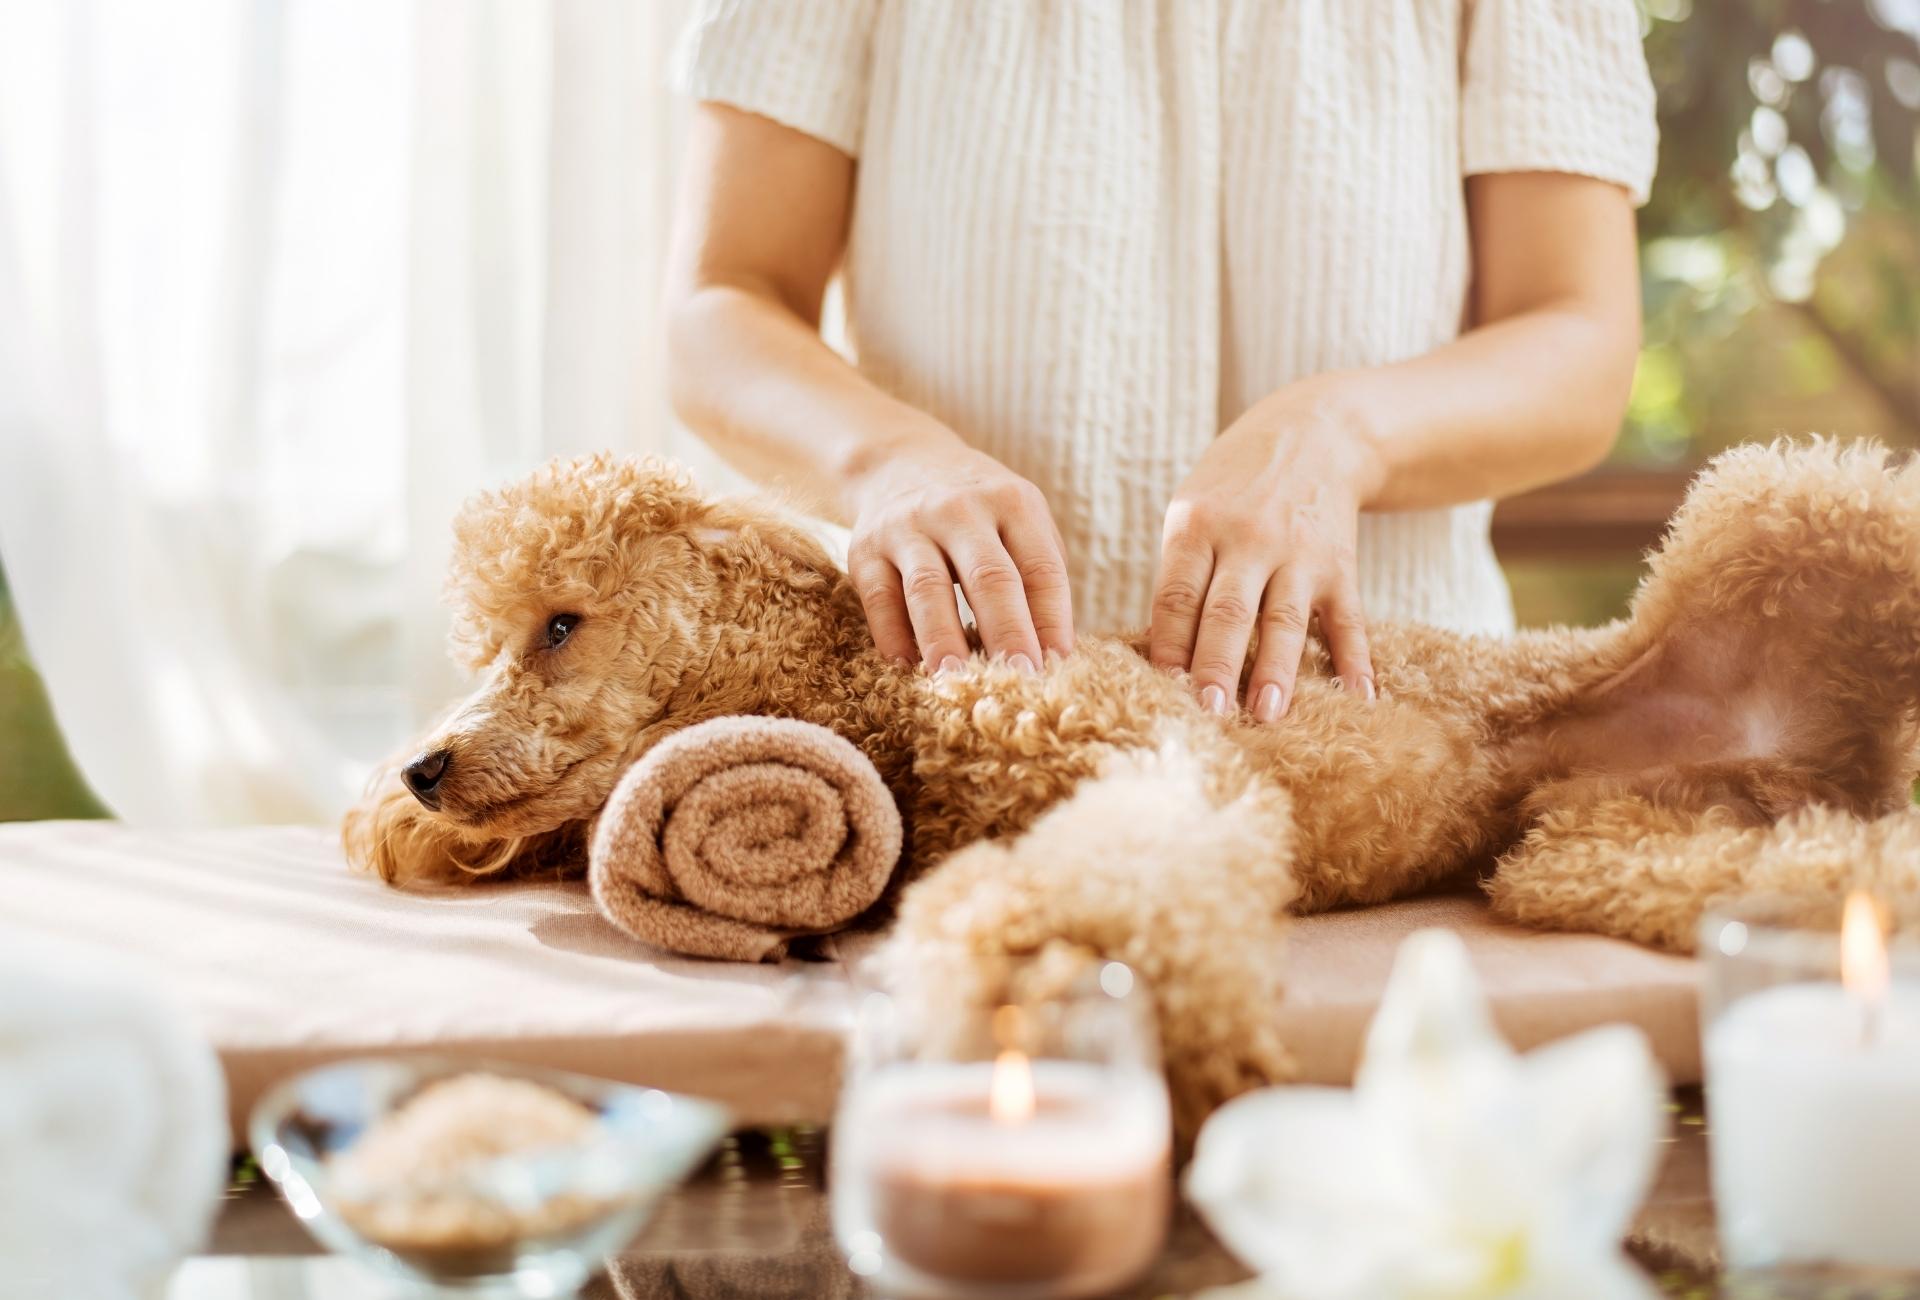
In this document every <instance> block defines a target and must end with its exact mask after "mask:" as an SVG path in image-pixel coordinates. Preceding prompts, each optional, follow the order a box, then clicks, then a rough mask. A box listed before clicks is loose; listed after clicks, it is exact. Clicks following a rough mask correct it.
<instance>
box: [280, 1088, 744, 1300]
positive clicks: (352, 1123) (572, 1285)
mask: <svg viewBox="0 0 1920 1300" xmlns="http://www.w3.org/2000/svg"><path fill="white" fill-rule="evenodd" d="M726 1129H727V1116H726V1113H725V1111H723V1110H722V1109H721V1108H720V1107H718V1106H715V1105H713V1104H711V1103H708V1102H704V1101H698V1100H695V1099H693V1098H690V1097H680V1096H675V1095H673V1094H670V1093H665V1092H660V1091H657V1090H653V1089H646V1088H634V1087H629V1086H626V1085H623V1084H615V1083H609V1082H606V1081H604V1080H599V1079H590V1078H585V1077H582V1076H579V1075H571V1074H563V1073H560V1072H558V1071H545V1070H531V1069H525V1068H522V1067H519V1066H501V1065H491V1064H480V1063H475V1062H470V1061H459V1060H454V1059H449V1058H440V1057H395V1058H369V1059H365V1060H356V1061H343V1062H339V1063H336V1064H333V1065H328V1066H324V1067H322V1068H320V1069H317V1070H311V1071H308V1072H306V1073H304V1074H300V1075H296V1076H295V1077H293V1078H291V1079H289V1080H287V1081H285V1082H283V1083H282V1084H280V1085H279V1086H278V1087H276V1088H275V1089H274V1090H273V1091H272V1092H270V1093H268V1094H267V1096H265V1097H264V1098H262V1099H261V1101H260V1103H259V1105H258V1106H256V1107H255V1108H254V1112H253V1116H252V1123H251V1126H250V1136H251V1139H252V1144H253V1150H254V1153H255V1155H256V1156H257V1157H258V1159H259V1161H260V1167H261V1168H262V1170H264V1171H265V1172H266V1174H267V1176H268V1177H270V1178H271V1179H273V1181H274V1182H275V1184H277V1185H278V1187H279V1188H280V1191H281V1194H282V1195H284V1196H285V1197H286V1199H287V1203H288V1204H289V1205H290V1206H291V1207H292V1208H293V1211H294V1213H295V1214H296V1215H297V1216H299V1218H300V1219H301V1221H302V1222H303V1223H305V1224H306V1226H307V1228H308V1230H309V1231H311V1232H312V1233H313V1234H314V1236H315V1237H317V1238H318V1239H319V1240H320V1241H321V1242H322V1243H324V1244H325V1245H327V1246H329V1247H331V1248H333V1249H334V1250H337V1251H340V1252H341V1253H343V1254H348V1255H354V1256H357V1257H359V1258H361V1259H363V1260H365V1261H367V1262H369V1263H371V1264H373V1265H374V1266H376V1267H378V1268H380V1269H382V1270H384V1271H386V1272H389V1273H397V1274H399V1275H402V1276H405V1277H408V1278H411V1279H414V1280H418V1281H423V1282H428V1283H431V1284H433V1285H435V1286H440V1287H458V1288H460V1289H462V1290H466V1291H470V1292H477V1293H480V1294H492V1295H501V1296H526V1297H548V1296H561V1295H567V1294H570V1293H571V1292H572V1291H574V1290H575V1289H576V1288H578V1287H579V1286H580V1284H581V1283H582V1282H584V1281H586V1279H587V1278H588V1277H589V1276H591V1275H592V1273H593V1272H594V1271H595V1269H597V1268H598V1267H599V1264H600V1261H601V1260H602V1259H603V1258H605V1257H606V1256H607V1255H609V1254H612V1253H616V1252H618V1251H619V1250H620V1249H621V1248H622V1247H623V1246H625V1245H626V1244H627V1243H628V1242H629V1241H630V1240H632V1238H633V1235H634V1234H635V1233H636V1232H638V1231H639V1229H640V1227H641V1226H642V1225H643V1224H644V1223H645V1222H646V1219H647V1216H648V1214H649V1213H650V1212H651V1210H652V1209H653V1206H654V1204H655V1203H656V1201H657V1200H658V1199H659V1197H660V1195H661V1194H662V1193H663V1192H664V1191H666V1190H667V1189H668V1188H670V1187H672V1186H673V1185H674V1184H675V1183H677V1182H678V1181H679V1180H680V1179H681V1178H683V1177H685V1176H686V1174H687V1173H688V1172H689V1171H690V1170H692V1169H693V1168H694V1166H695V1165H697V1164H698V1163H699V1162H700V1160H701V1159H702V1158H703V1157H704V1156H705V1155H706V1154H707V1153H708V1152H709V1151H710V1150H711V1149H712V1148H713V1145H714V1143H715V1142H717V1141H718V1140H719V1138H720V1137H721V1135H722V1134H724V1133H725V1132H726Z"/></svg>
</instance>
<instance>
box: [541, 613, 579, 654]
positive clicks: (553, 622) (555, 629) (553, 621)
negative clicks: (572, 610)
mask: <svg viewBox="0 0 1920 1300" xmlns="http://www.w3.org/2000/svg"><path fill="white" fill-rule="evenodd" d="M578 626H580V616H579V615H578V614H555V615H554V616H553V617H552V618H550V619H548V620H547V649H549V650H558V649H559V648H560V643H561V642H563V641H565V640H566V639H567V638H568V637H570V636H572V635H573V629H574V628H576V627H578Z"/></svg>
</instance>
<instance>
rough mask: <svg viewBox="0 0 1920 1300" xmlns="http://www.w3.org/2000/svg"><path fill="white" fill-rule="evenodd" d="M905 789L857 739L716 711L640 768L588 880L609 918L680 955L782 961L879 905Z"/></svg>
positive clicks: (605, 823) (612, 816) (618, 802)
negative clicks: (898, 794)
mask: <svg viewBox="0 0 1920 1300" xmlns="http://www.w3.org/2000/svg"><path fill="white" fill-rule="evenodd" d="M900 844H901V830H900V812H899V809H898V808H896V807H895V806H894V802H893V795H892V793H891V792H890V791H889V790H888V789H887V787H886V783H885V782H883V781H882V780H881V779H880V774H879V772H877V771H875V770H874V766H873V764H872V763H871V762H870V761H868V759H867V757H866V755H864V754H862V753H861V752H860V751H859V750H858V749H856V748H854V746H853V745H852V744H850V743H849V742H847V741H846V740H844V739H842V738H841V737H839V736H837V735H835V734H834V733H833V732H831V731H829V730H828V729H827V728H825V727H820V726H816V725H814V724H813V723H810V722H799V721H796V720H794V719H791V718H751V717H739V718H715V719H713V720H712V721H710V722H702V723H699V724H698V725H696V726H692V727H688V728H687V729H686V730H684V731H681V732H679V733H677V734H676V735H674V736H672V737H670V738H668V739H667V740H665V741H663V742H661V743H660V744H659V745H657V746H655V747H654V748H653V749H652V750H650V751H649V752H648V753H647V755H646V756H645V757H644V758H642V759H640V761H639V762H637V763H635V764H634V765H633V766H632V767H630V768H629V769H627V773H626V775H625V776H623V777H621V779H620V784H619V785H618V786H616V787H615V788H614V791H613V794H612V795H611V796H609V798H608V799H607V805H606V807H605V808H604V809H602V810H601V813H600V820H599V822H598V823H597V824H596V826H595V827H594V832H593V843H592V846H591V848H590V849H589V852H588V859H587V860H588V870H587V878H588V880H589V881H590V882H591V884H592V887H593V897H594V901H595V902H596V903H597V904H598V905H599V907H600V912H601V915H603V916H605V917H606V918H607V919H608V920H609V921H611V922H613V923H614V924H615V925H617V926H619V927H620V928H621V929H622V930H624V931H626V932H627V933H628V934H630V935H632V936H633V937H634V938H636V939H643V940H645V941H646V942H648V943H651V944H654V945H656V946H658V947H661V948H666V949H670V950H671V951H673V952H680V953H687V954H690V955H692V956H697V957H721V958H726V959H728V960H732V961H778V960H780V959H781V958H782V957H784V956H785V955H786V951H787V941H788V940H789V939H792V938H794V937H795V936H797V935H806V934H821V933H825V932H827V931H830V930H836V929H838V928H840V927H841V926H843V925H845V924H846V923H847V922H849V921H851V920H853V918H855V917H856V916H858V915H859V914H860V913H861V912H864V911H865V910H866V909H867V908H868V907H870V906H872V905H873V903H874V901H875V900H877V899H878V898H879V897H880V895H881V892H882V891H883V890H885V889H886V887H887V881H888V879H889V878H890V877H891V876H892V874H893V868H894V865H895V864H896V863H897V862H898V861H899V859H900Z"/></svg>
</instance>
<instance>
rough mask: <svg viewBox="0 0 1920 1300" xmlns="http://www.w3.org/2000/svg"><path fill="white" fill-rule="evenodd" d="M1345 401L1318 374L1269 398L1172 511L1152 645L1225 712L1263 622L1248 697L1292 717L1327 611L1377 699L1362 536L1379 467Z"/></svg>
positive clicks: (1355, 679) (1338, 648)
mask: <svg viewBox="0 0 1920 1300" xmlns="http://www.w3.org/2000/svg"><path fill="white" fill-rule="evenodd" d="M1340 409H1341V408H1340V406H1339V404H1338V403H1337V402H1334V401H1331V400H1329V399H1328V398H1327V397H1326V396H1325V395H1324V394H1323V392H1322V391H1321V390H1319V389H1317V388H1314V387H1312V386H1298V387H1296V388H1293V389H1283V390H1281V391H1280V392H1278V393H1276V394H1274V395H1273V396H1271V397H1269V398H1267V399H1266V400H1265V401H1263V402H1260V403H1258V404H1257V405H1255V406H1254V407H1253V408H1251V409H1250V410H1249V411H1248V412H1247V413H1246V414H1245V415H1243V416H1242V417H1241V418H1240V419H1239V420H1236V421H1235V422H1234V423H1233V425H1232V426H1231V427H1229V428H1228V429H1227V431H1226V432H1224V433H1222V434H1221V435H1220V436H1219V438H1217V439H1215V440H1214V443H1213V445H1212V446H1211V447H1209V448H1208V449H1207V453H1206V455H1204V456H1203V457H1201V459H1200V463H1199V464H1198V465H1197V466H1195V468H1194V471H1193V473H1192V474H1190V475H1189V476H1188V477H1187V481H1186V482H1185V483H1183V484H1182V485H1181V487H1180V490H1179V491H1178V492H1176V493H1175V494H1174V498H1173V503H1172V505H1170V506H1169V507H1168V509H1167V522H1166V531H1165V534H1164V537H1163V540H1162V543H1161V554H1160V574H1159V578H1158V580H1157V581H1156V583H1155V586H1154V597H1153V625H1152V630H1151V632H1150V634H1149V638H1148V654H1149V656H1150V657H1151V658H1152V660H1153V662H1154V663H1155V664H1157V665H1159V666H1160V667H1163V668H1179V669H1186V670H1187V671H1188V672H1190V673H1191V674H1192V676H1193V682H1194V687H1195V689H1196V690H1198V691H1199V693H1200V699H1201V702H1202V703H1203V704H1204V705H1205V706H1206V707H1207V708H1208V709H1209V710H1211V711H1212V712H1214V713H1221V714H1225V713H1231V712H1232V711H1233V709H1234V705H1235V697H1236V694H1237V691H1238V687H1239V684H1240V669H1241V665H1242V664H1244V663H1245V661H1246V657H1247V645H1248V642H1249V641H1250V639H1251V638H1252V635H1253V632H1254V629H1255V627H1256V626H1257V627H1258V629H1259V632H1260V644H1259V649H1258V651H1257V652H1256V654H1255V656H1254V662H1253V674H1252V676H1251V677H1250V678H1249V679H1248V681H1247V700H1246V703H1247V707H1248V708H1250V709H1251V710H1252V711H1253V715H1254V717H1256V718H1258V719H1259V720H1260V721H1262V722H1273V721H1275V720H1276V719H1278V718H1280V717H1281V716H1283V715H1284V714H1285V713H1286V711H1287V707H1288V705H1289V704H1291V703H1292V701H1293V690H1294V679H1295V678H1296V677H1297V676H1298V674H1299V671H1300V658H1301V654H1302V652H1303V650H1304V648H1305V645H1306V639H1307V627H1308V624H1309V622H1310V621H1311V620H1313V619H1315V618H1317V619H1318V620H1319V622H1320V632H1321V635H1322V636H1323V637H1324V638H1325V639H1326V642H1327V648H1328V650H1329V651H1330V652H1331V653H1332V656H1333V669H1334V672H1336V673H1337V674H1339V677H1340V680H1341V682H1342V683H1343V684H1344V686H1345V687H1346V689H1348V690H1351V691H1354V692H1356V693H1358V694H1361V695H1364V696H1365V697H1366V698H1368V699H1372V698H1373V693H1374V687H1373V664H1372V661H1371V660H1370V659H1369V658H1368V656H1367V631H1366V622H1365V619H1364V617H1363V615H1362V611H1361V608H1360V596H1359V592H1358V590H1357V587H1356V585H1355V575H1354V537H1355V533H1356V531H1357V528H1358V523H1359V513H1360V506H1361V504H1362V503H1363V501H1364V500H1365V499H1366V497H1367V494H1368V492H1369V491H1370V489H1371V486H1372V480H1373V479H1374V478H1375V477H1377V470H1376V469H1375V468H1374V466H1373V457H1372V453H1371V451H1370V449H1369V447H1368V444H1367V443H1366V441H1365V440H1364V439H1362V438H1360V437H1358V436H1356V435H1357V431H1356V430H1355V429H1353V428H1352V427H1350V426H1349V424H1348V422H1347V421H1345V420H1344V419H1343V418H1342V416H1341V414H1340Z"/></svg>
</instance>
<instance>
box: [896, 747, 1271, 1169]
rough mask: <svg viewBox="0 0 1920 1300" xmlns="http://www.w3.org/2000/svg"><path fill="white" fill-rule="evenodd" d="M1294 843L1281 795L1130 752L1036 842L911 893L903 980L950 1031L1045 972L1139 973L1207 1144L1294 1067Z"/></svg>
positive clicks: (1188, 1120) (1182, 1126) (989, 852)
mask: <svg viewBox="0 0 1920 1300" xmlns="http://www.w3.org/2000/svg"><path fill="white" fill-rule="evenodd" d="M1291 840H1292V830H1291V819H1290V809H1289V802H1288V799H1287V796H1286V794H1285V793H1284V792H1283V791H1281V790H1279V789H1278V788H1276V787H1272V786H1255V787H1253V788H1252V789H1250V790H1248V791H1246V792H1245V793H1242V794H1239V795H1238V796H1227V797H1221V796H1220V795H1219V794H1218V793H1217V791H1216V790H1214V788H1213V787H1212V786H1211V784H1210V782H1209V780H1208V779H1207V775H1206V773H1204V772H1203V771H1202V769H1201V765H1200V763H1199V762H1198V761H1197V760H1195V759H1194V758H1192V757H1191V756H1190V755H1188V754H1187V753H1185V752H1184V751H1182V750H1179V749H1175V748H1168V749H1164V750H1160V751H1144V752H1143V751H1135V752H1132V753H1128V754H1124V755H1122V756H1120V757H1119V759H1118V760H1117V761H1116V762H1115V763H1114V764H1113V765H1112V766H1111V767H1110V768H1109V769H1108V770H1107V771H1106V772H1105V773H1104V774H1103V775H1101V776H1098V777H1094V778H1092V779H1090V780H1088V781H1086V782H1084V783H1083V784H1082V785H1081V786H1080V787H1079V789H1078V790H1076V791H1075V792H1074V794H1073V795H1072V796H1071V797H1070V798H1068V800H1067V801H1066V802H1065V803H1063V804H1061V805H1059V806H1058V807H1056V808H1054V809H1053V810H1051V811H1050V812H1048V813H1047V814H1046V815H1045V816H1043V817H1041V818H1040V819H1039V820H1038V821H1037V822H1035V823H1034V825H1033V826H1032V827H1031V828H1030V829H1029V830H1028V831H1026V832H1025V833H1024V834H1022V835H1020V836H1018V837H1016V838H1013V839H1011V840H998V841H989V842H983V843H978V844H975V845H973V846H971V847H969V848H966V849H962V850H961V851H959V852H958V853H955V854H954V855H953V856H951V857H949V858H948V859H947V860H946V861H945V862H943V863H941V864H939V865H938V866H936V867H935V868H934V869H933V870H932V871H931V872H929V873H928V874H927V875H926V876H925V877H924V878H923V879H921V880H920V881H918V882H916V883H915V884H914V885H913V886H911V887H910V888H909V889H908V890H907V892H906V894H905V896H904V898H903V901H902V905H901V910H900V919H899V924H898V928H897V930H896V931H895V936H894V938H893V940H892V941H891V943H890V945H889V949H888V953H887V957H886V959H885V967H886V969H887V972H888V976H887V977H888V982H889V983H890V984H892V985H893V986H894V988H895V991H896V992H897V993H899V994H901V995H902V996H903V997H904V998H906V999H907V1000H908V1002H909V1003H910V1004H911V1005H913V1006H914V1007H915V1008H916V1010H917V1013H918V1015H919V1017H920V1018H921V1019H920V1023H927V1024H937V1023H940V1021H941V1018H942V1017H943V1016H945V1017H947V1018H948V1019H951V1018H952V1013H955V1012H959V1011H964V1010H968V1009H972V1008H978V1007H981V1006H991V1005H993V1004H994V1003H995V1002H997V1001H1001V1000H1007V999H1013V1000H1018V998H1019V997H1020V996H1022V994H1023V993H1024V992H1029V991H1030V989H1024V990H1023V989H1022V988H1021V987H1020V986H1019V984H1018V981H1019V980H1020V979H1022V978H1028V977H1030V976H1031V974H1032V971H1033V969H1034V967H1035V965H1036V959H1038V965H1039V966H1041V967H1044V968H1047V969H1050V970H1052V971H1055V972H1057V971H1059V970H1062V969H1066V968H1071V967H1074V966H1076V965H1084V964H1085V963H1087V962H1091V961H1097V960H1113V961H1121V962H1125V963H1126V964H1128V965H1129V966H1131V967H1132V968H1133V969H1134V970H1136V971H1138V972H1139V974H1140V975H1141V976H1142V978H1143V979H1144V981H1145V983H1146V986H1147V988H1148V990H1149V991H1150V992H1151V995H1152V997H1153V1001H1154V1009H1155V1012H1156V1018H1157V1020H1158V1023H1159V1029H1160V1035H1161V1040H1162V1046H1163V1049H1164V1053H1165V1058H1166V1065H1167V1070H1168V1076H1169V1082H1170V1083H1171V1085H1172V1090H1173V1096H1174V1109H1175V1119H1176V1125H1177V1127H1178V1128H1179V1130H1180V1132H1181V1133H1183V1134H1184V1135H1185V1136H1187V1137H1191V1136H1192V1134H1193V1132H1194V1131H1195V1130H1196V1129H1197V1127H1198V1125H1199V1123H1200V1121H1201V1120H1202V1119H1204V1118H1205V1117H1206V1115H1207V1114H1208V1113H1210V1112H1211V1111H1212V1109H1213V1108H1214V1107H1216V1106H1218V1105H1219V1104H1220V1103H1221V1102H1224V1101H1226V1100H1227V1099H1228V1098H1230V1097H1232V1096H1235V1095H1236V1094H1238V1093H1240V1092H1243V1091H1246V1090H1247V1089H1249V1088H1253V1087H1257V1086H1259V1085H1262V1084H1265V1083H1269V1082H1273V1081H1275V1080H1277V1079H1281V1078H1284V1077H1285V1076H1286V1075H1287V1073H1288V1071H1289V1068H1290V1067H1289V1064H1288V1058H1287V1056H1286V1053H1285V1051H1284V1050H1283V1048H1282V1046H1281V1044H1280V1042H1279V1039H1278V1035H1277V1033H1276V1031H1275V1027H1274V1017H1273V1007H1274V1004H1275V1002H1276V1001H1277V999H1278V997H1279V991H1280V989H1279V962H1280V958H1281V936H1282V933H1283V929H1284V926H1285V917H1286V909H1287V907H1288V906H1289V904H1290V903H1291V901H1292V899H1293V896H1294V886H1293V881H1292V876H1291V874H1290V872H1289V870H1288V860H1289V852H1290V847H1291ZM1009 980H1012V981H1014V982H1013V983H1009Z"/></svg>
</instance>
